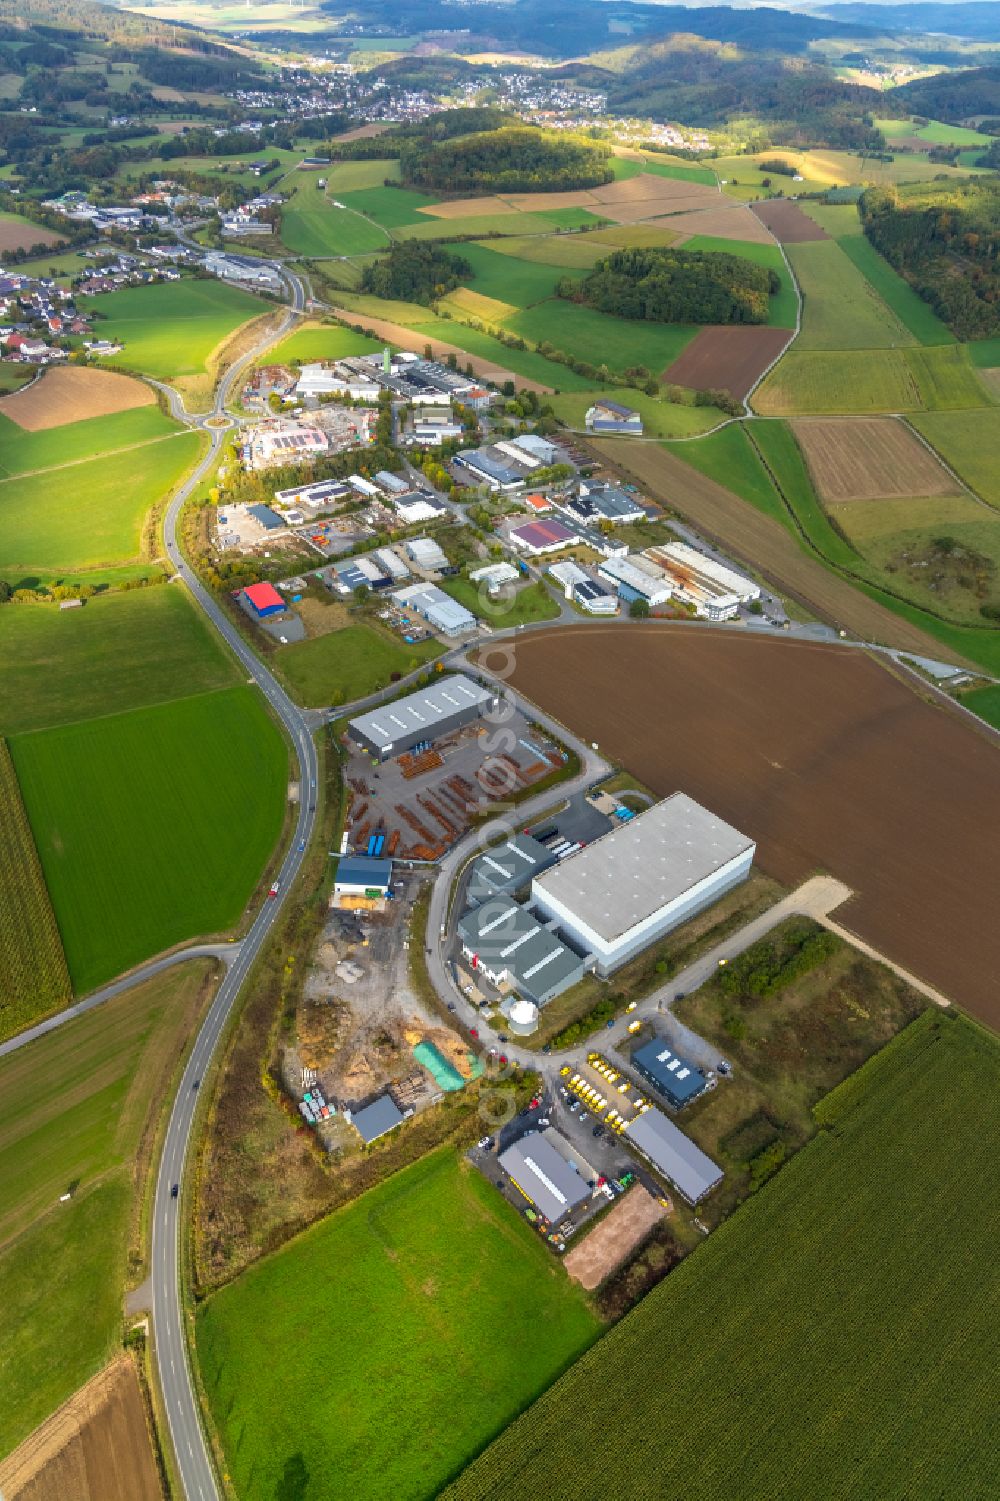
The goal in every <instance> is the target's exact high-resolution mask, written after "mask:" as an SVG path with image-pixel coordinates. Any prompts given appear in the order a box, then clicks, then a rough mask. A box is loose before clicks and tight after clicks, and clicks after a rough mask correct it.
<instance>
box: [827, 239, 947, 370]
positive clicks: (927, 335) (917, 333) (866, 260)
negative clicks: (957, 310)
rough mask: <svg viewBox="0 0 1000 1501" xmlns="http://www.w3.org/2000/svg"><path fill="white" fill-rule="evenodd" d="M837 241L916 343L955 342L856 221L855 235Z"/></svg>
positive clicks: (933, 313)
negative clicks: (880, 253)
mask: <svg viewBox="0 0 1000 1501" xmlns="http://www.w3.org/2000/svg"><path fill="white" fill-rule="evenodd" d="M838 244H839V245H840V248H841V250H842V251H843V252H844V254H845V255H846V256H847V257H848V259H849V260H850V261H851V262H852V263H853V264H854V265H855V266H856V267H857V269H858V270H859V271H860V272H861V274H862V276H863V277H864V278H865V280H866V281H868V282H870V283H871V285H872V286H873V287H874V288H875V290H876V292H877V293H878V295H879V296H880V297H881V299H882V301H883V302H884V303H885V304H886V306H887V307H888V308H890V309H891V310H892V312H893V313H894V314H895V315H896V317H897V318H898V319H899V321H900V323H902V324H903V325H904V327H906V328H908V329H909V331H910V333H911V334H912V335H913V337H914V338H915V339H916V341H917V343H918V344H926V345H935V344H954V343H955V342H956V339H955V335H954V334H953V333H952V331H951V329H950V328H948V326H947V325H946V324H944V323H942V322H941V319H940V318H939V317H938V316H937V314H936V313H935V312H934V311H933V310H932V309H931V308H930V307H928V305H927V303H926V302H924V300H923V298H922V297H918V296H917V294H916V292H915V291H914V290H913V288H912V287H911V286H910V284H909V282H906V281H904V280H903V278H902V277H901V276H900V274H899V272H898V271H894V270H893V268H892V267H891V266H890V265H889V262H888V261H887V260H885V259H884V258H883V257H882V256H881V255H879V253H878V251H877V250H876V249H875V246H874V245H873V244H872V243H871V241H870V240H869V239H868V238H867V237H866V236H865V235H863V234H862V233H861V226H860V224H859V225H858V229H857V232H856V233H855V234H849V235H844V236H843V238H842V239H840V240H838Z"/></svg>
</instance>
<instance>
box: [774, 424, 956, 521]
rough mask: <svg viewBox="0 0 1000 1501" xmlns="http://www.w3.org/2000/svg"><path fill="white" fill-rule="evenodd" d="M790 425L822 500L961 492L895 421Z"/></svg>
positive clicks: (925, 451)
mask: <svg viewBox="0 0 1000 1501" xmlns="http://www.w3.org/2000/svg"><path fill="white" fill-rule="evenodd" d="M791 426H792V428H793V430H794V432H795V436H796V438H797V439H798V442H799V447H800V448H801V449H802V452H803V453H804V454H805V459H806V463H807V464H808V466H809V472H810V474H811V475H812V478H813V484H814V485H815V486H816V490H817V493H818V494H819V496H820V497H821V499H823V500H826V501H830V502H833V501H838V500H889V499H896V498H900V499H902V498H905V497H907V496H911V495H921V496H930V495H960V494H961V493H962V492H961V489H960V487H959V485H958V483H957V482H956V481H955V480H953V479H952V477H951V475H950V474H949V473H948V471H947V469H945V468H944V466H943V465H942V464H940V463H939V462H938V460H937V459H936V458H935V456H934V455H933V454H932V453H931V452H930V450H929V449H928V448H926V447H925V446H924V444H923V443H921V441H920V439H919V438H917V437H916V436H915V435H914V433H913V432H911V430H910V428H908V427H907V426H906V424H905V422H901V421H900V420H899V419H898V418H896V417H815V418H814V417H800V418H798V419H797V420H796V421H794V422H793V423H792V424H791Z"/></svg>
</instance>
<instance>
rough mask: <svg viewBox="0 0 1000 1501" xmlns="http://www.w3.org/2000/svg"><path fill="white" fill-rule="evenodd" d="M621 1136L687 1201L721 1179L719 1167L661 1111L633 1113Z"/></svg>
mask: <svg viewBox="0 0 1000 1501" xmlns="http://www.w3.org/2000/svg"><path fill="white" fill-rule="evenodd" d="M624 1139H625V1140H626V1141H634V1142H635V1144H636V1146H637V1147H638V1148H639V1150H640V1151H641V1152H643V1153H644V1154H645V1156H646V1157H648V1158H649V1160H650V1162H651V1163H652V1164H653V1166H654V1167H656V1168H659V1170H660V1172H661V1173H662V1174H663V1176H664V1177H665V1178H669V1179H670V1182H671V1183H672V1184H673V1185H674V1187H675V1188H676V1189H677V1191H678V1192H679V1193H681V1194H683V1196H684V1198H685V1199H687V1200H688V1202H689V1203H690V1204H697V1202H698V1200H699V1199H703V1198H704V1197H705V1195H706V1194H707V1193H708V1192H709V1191H710V1190H711V1189H713V1188H714V1187H715V1185H716V1184H717V1183H721V1182H722V1179H723V1177H724V1174H723V1171H722V1169H721V1167H719V1166H718V1165H717V1164H716V1163H714V1162H713V1161H712V1159H711V1157H708V1156H706V1154H705V1153H704V1152H703V1151H702V1150H701V1148H700V1147H696V1146H695V1144H694V1142H693V1141H692V1140H691V1138H690V1137H688V1136H685V1135H684V1132H683V1131H679V1130H678V1129H677V1127H676V1126H675V1125H674V1123H673V1121H671V1120H668V1119H667V1117H666V1116H665V1115H664V1114H663V1111H662V1110H657V1109H656V1108H655V1107H653V1108H651V1109H649V1110H645V1111H643V1113H642V1115H639V1116H636V1118H635V1120H633V1121H631V1122H630V1123H629V1127H628V1130H627V1131H626V1133H625V1137H624Z"/></svg>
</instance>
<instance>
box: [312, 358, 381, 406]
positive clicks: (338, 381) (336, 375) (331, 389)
mask: <svg viewBox="0 0 1000 1501" xmlns="http://www.w3.org/2000/svg"><path fill="white" fill-rule="evenodd" d="M295 394H296V396H350V397H351V398H352V400H354V401H371V402H372V403H374V402H377V401H378V395H379V387H378V386H377V385H376V384H375V382H374V381H367V380H359V379H358V378H357V377H356V376H355V377H351V376H348V377H346V378H345V376H344V375H343V374H341V373H340V372H338V370H337V367H336V366H334V367H333V369H330V368H329V367H328V366H327V365H321V364H319V363H315V364H311V365H303V366H302V369H301V370H300V371H299V378H298V381H297V382H296V386H295Z"/></svg>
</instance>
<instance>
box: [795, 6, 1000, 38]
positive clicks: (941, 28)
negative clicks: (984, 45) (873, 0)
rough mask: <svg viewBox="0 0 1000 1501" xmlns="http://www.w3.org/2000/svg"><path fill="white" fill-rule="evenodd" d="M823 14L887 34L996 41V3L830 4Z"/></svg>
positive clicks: (999, 18) (999, 10)
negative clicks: (898, 33)
mask: <svg viewBox="0 0 1000 1501" xmlns="http://www.w3.org/2000/svg"><path fill="white" fill-rule="evenodd" d="M818 8H819V7H817V9H818ZM822 10H823V13H824V15H828V16H831V17H832V18H833V19H834V20H835V21H837V22H839V23H845V24H847V25H850V24H851V23H852V22H854V21H859V22H860V23H861V24H862V25H864V26H871V27H877V28H878V29H879V30H880V31H881V30H885V31H888V32H901V31H902V32H915V31H916V32H923V33H924V34H930V35H935V34H939V33H940V34H943V35H945V36H955V37H967V38H968V39H969V40H970V41H974V42H1000V4H997V0H972V3H971V4H962V3H961V0H941V3H936V4H923V3H919V0H918V3H917V4H914V5H909V4H902V5H878V4H871V5H869V4H855V3H851V4H836V3H835V4H833V5H824V6H823V7H822Z"/></svg>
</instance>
